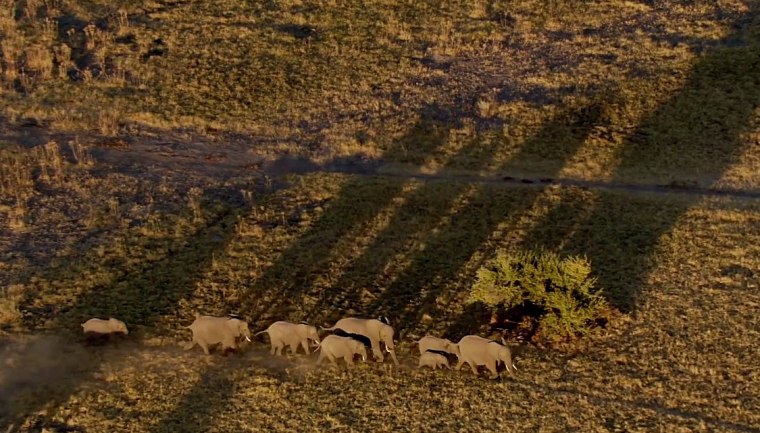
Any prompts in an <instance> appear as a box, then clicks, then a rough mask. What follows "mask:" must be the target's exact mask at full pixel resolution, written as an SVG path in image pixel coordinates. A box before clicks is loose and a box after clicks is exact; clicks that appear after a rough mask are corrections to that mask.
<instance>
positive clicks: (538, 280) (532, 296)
mask: <svg viewBox="0 0 760 433" xmlns="http://www.w3.org/2000/svg"><path fill="white" fill-rule="evenodd" d="M590 274H591V263H590V262H589V261H588V259H587V258H585V257H578V256H573V257H565V258H561V257H560V256H559V255H557V254H555V253H552V252H532V251H524V252H517V253H507V252H504V251H499V252H498V253H497V255H496V257H494V258H493V259H492V260H490V261H488V262H487V263H486V264H485V265H484V266H483V267H481V268H480V269H479V270H478V272H477V279H476V281H475V283H474V284H473V286H472V288H471V293H470V298H469V301H470V302H483V303H485V304H487V305H490V306H491V307H498V308H502V309H504V310H506V311H507V312H509V310H511V309H515V308H517V307H531V308H528V309H526V310H532V311H540V312H541V313H540V315H539V317H538V318H537V319H538V321H539V332H540V333H541V334H542V335H543V337H545V338H547V339H550V340H558V339H564V338H568V337H575V336H578V335H586V334H588V333H589V331H590V330H591V329H592V328H594V326H595V324H596V323H597V321H598V320H599V319H602V318H603V314H604V312H605V311H606V310H607V303H606V300H605V298H604V297H603V296H602V294H601V290H600V289H596V288H594V285H595V283H596V278H592V277H590Z"/></svg>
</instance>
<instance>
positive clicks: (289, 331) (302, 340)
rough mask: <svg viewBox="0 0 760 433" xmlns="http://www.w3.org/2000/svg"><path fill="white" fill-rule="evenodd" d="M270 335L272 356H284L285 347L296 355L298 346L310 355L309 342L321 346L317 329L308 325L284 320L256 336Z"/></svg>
mask: <svg viewBox="0 0 760 433" xmlns="http://www.w3.org/2000/svg"><path fill="white" fill-rule="evenodd" d="M264 333H268V334H269V340H270V342H271V344H272V350H271V351H270V353H271V354H272V355H278V354H279V355H282V350H283V349H284V348H285V346H288V347H290V353H291V354H293V355H295V354H296V352H297V351H298V346H299V345H300V346H301V347H303V350H304V351H305V352H306V354H307V355H308V354H309V353H310V352H309V340H311V341H313V342H315V343H317V345H319V343H320V340H319V335H318V334H317V328H316V327H314V326H311V325H309V324H306V323H290V322H286V321H284V320H281V321H279V322H274V323H272V324H271V325H269V328H267V329H265V330H263V331H259V332H257V333H255V334H253V335H254V336H256V335H259V334H264Z"/></svg>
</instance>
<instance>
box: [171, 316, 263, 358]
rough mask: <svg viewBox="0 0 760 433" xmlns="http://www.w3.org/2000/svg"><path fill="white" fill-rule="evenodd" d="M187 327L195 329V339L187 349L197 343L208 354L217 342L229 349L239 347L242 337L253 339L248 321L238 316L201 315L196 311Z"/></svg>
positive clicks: (248, 339) (223, 348)
mask: <svg viewBox="0 0 760 433" xmlns="http://www.w3.org/2000/svg"><path fill="white" fill-rule="evenodd" d="M187 328H188V329H190V330H191V331H193V340H192V341H191V342H190V343H188V344H187V345H186V346H185V350H190V349H192V348H193V347H194V346H195V345H196V344H197V345H199V346H201V349H203V352H204V353H205V354H206V355H208V354H209V353H210V352H209V347H211V346H215V345H217V344H221V345H222V350H223V351H227V350H228V349H231V350H235V349H237V348H238V340H239V339H240V338H241V337H243V338H245V339H246V340H247V341H251V331H250V330H249V329H248V323H247V322H245V321H244V320H242V319H239V318H236V317H215V316H201V315H200V314H197V313H196V315H195V321H194V322H193V323H192V324H191V325H190V326H187Z"/></svg>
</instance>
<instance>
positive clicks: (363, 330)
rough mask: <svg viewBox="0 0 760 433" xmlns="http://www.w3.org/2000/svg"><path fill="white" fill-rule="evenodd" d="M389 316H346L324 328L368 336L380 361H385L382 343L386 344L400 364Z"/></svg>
mask: <svg viewBox="0 0 760 433" xmlns="http://www.w3.org/2000/svg"><path fill="white" fill-rule="evenodd" d="M388 322H389V321H388V318H387V317H383V316H381V317H379V318H377V319H360V318H356V317H346V318H344V319H340V320H338V321H337V322H335V325H333V326H331V327H329V328H322V329H324V330H325V331H335V330H336V329H342V330H343V331H345V332H347V333H350V334H358V335H363V336H365V337H367V338H368V339H369V341H370V345H371V346H372V354H373V355H374V357H375V359H376V360H377V361H379V362H382V361H383V352H382V350H380V343H381V342H382V343H383V344H385V350H386V351H387V352H388V353H389V354H390V355H391V359H393V363H394V364H396V365H398V360H397V359H396V350H395V348H394V346H393V333H394V330H393V328H392V327H391V326H390V325H389V324H388Z"/></svg>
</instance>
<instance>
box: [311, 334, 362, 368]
mask: <svg viewBox="0 0 760 433" xmlns="http://www.w3.org/2000/svg"><path fill="white" fill-rule="evenodd" d="M354 355H361V357H362V361H364V362H366V361H367V349H366V348H365V347H364V345H363V344H362V343H361V342H359V341H356V340H354V339H353V338H351V337H339V336H337V335H328V336H327V337H325V339H324V340H322V342H321V343H319V358H317V364H320V363H321V362H322V360H323V359H324V358H327V359H329V360H330V361H331V362H332V363H333V364H335V365H338V361H337V360H338V358H343V359H344V360H345V361H346V365H348V366H351V365H354Z"/></svg>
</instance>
